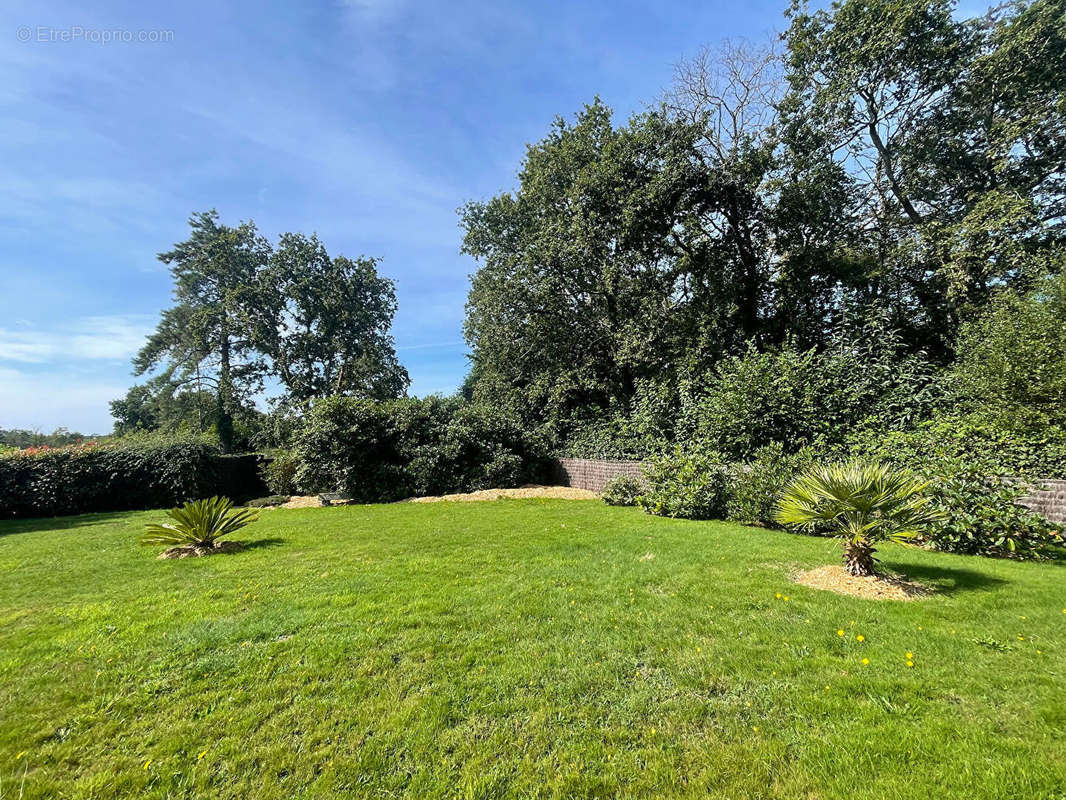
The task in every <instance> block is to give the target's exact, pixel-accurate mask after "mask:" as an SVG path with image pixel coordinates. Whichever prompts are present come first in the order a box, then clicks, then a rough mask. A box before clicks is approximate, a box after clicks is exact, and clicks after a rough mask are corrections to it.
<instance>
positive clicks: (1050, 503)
mask: <svg viewBox="0 0 1066 800" xmlns="http://www.w3.org/2000/svg"><path fill="white" fill-rule="evenodd" d="M1037 485H1038V486H1043V487H1044V488H1043V489H1040V490H1035V491H1033V492H1030V493H1029V494H1027V495H1026V496H1025V497H1022V498H1019V499H1018V503H1019V504H1021V505H1023V506H1025V507H1027V508H1031V509H1032V510H1033V511H1035V512H1036V513H1038V514H1040V515H1042V516H1044V517H1046V518H1047V519H1049V520H1051V521H1052V522H1061V523H1066V480H1059V479H1055V478H1041V479H1040V480H1039V481H1038V482H1037Z"/></svg>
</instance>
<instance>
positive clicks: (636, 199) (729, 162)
mask: <svg viewBox="0 0 1066 800" xmlns="http://www.w3.org/2000/svg"><path fill="white" fill-rule="evenodd" d="M788 18H789V27H788V29H787V31H786V33H785V34H784V36H783V38H782V41H781V43H780V48H779V49H778V50H777V51H775V50H774V49H770V48H766V49H761V48H758V47H748V46H725V47H723V48H720V49H716V50H710V51H708V52H706V53H705V54H703V55H702V56H701V57H699V58H697V59H695V60H694V61H692V62H689V63H685V64H683V65H681V66H680V67H679V69H678V72H677V78H676V81H675V83H674V85H673V86H672V87H671V88H670V90H669V91H668V92H666V94H665V97H664V98H663V100H662V102H661V103H660V104H657V105H656V106H655V107H653V108H651V109H649V110H648V111H646V112H644V113H640V114H637V115H635V116H634V117H632V118H631V119H629V120H628V121H626V122H624V123H623V124H619V123H617V122H616V121H614V120H613V119H612V115H611V112H610V111H609V109H607V108H606V107H605V106H604V105H603V104H602V103H600V102H599V101H596V102H594V103H592V104H591V105H589V106H587V107H586V108H585V109H584V110H582V111H581V112H580V113H578V114H577V115H576V117H575V118H574V119H573V120H572V121H566V120H563V119H558V120H556V122H555V124H554V126H553V127H552V130H551V132H550V133H549V135H548V136H547V137H546V138H545V139H543V140H542V141H540V142H537V143H535V144H533V145H531V146H530V147H529V149H528V152H527V155H526V158H525V162H524V164H523V167H522V170H521V172H520V173H519V176H518V185H517V187H516V188H515V189H514V190H513V191H511V192H508V193H505V194H501V195H499V196H497V197H495V198H492V199H491V200H489V201H487V202H479V203H471V204H469V205H468V206H467V207H466V209H465V210H464V212H463V224H464V227H465V231H466V235H465V239H464V248H465V251H466V252H467V253H469V254H471V255H472V256H474V257H475V258H477V259H478V260H479V262H480V264H481V266H480V269H479V270H478V272H477V273H476V274H475V276H474V278H473V287H472V290H471V293H470V298H469V303H468V317H467V322H466V333H467V337H468V340H469V343H470V345H471V348H472V358H473V368H472V371H471V374H470V377H469V379H468V382H467V386H466V392H467V394H468V396H470V397H471V398H473V399H474V400H475V401H478V402H489V403H492V404H494V405H497V406H502V407H506V408H510V409H513V410H514V412H515V413H516V414H518V415H519V416H520V417H521V418H522V419H523V420H524V421H525V422H526V423H527V425H528V426H529V427H530V429H532V430H541V431H544V432H545V434H546V436H547V438H549V439H551V440H553V441H555V442H558V443H559V446H560V447H562V448H563V449H565V450H566V451H567V452H569V453H571V454H574V455H617V456H645V455H649V454H652V453H655V452H657V451H658V450H659V449H661V446H662V444H663V443H664V442H679V441H680V442H695V441H703V442H707V443H709V444H710V445H711V446H713V447H714V448H715V449H716V450H718V451H720V452H722V453H724V454H726V455H727V456H729V457H731V458H736V459H745V458H748V457H750V455H751V454H752V453H753V451H754V450H756V449H758V448H759V447H762V446H765V445H768V444H770V443H771V442H781V443H783V444H784V445H785V446H786V448H787V449H789V450H795V449H797V448H799V447H802V446H804V445H816V446H839V447H843V446H855V447H859V448H861V449H864V450H870V449H872V448H875V446H876V445H877V444H878V443H880V442H882V441H884V440H885V439H886V438H887V439H891V440H892V443H893V452H908V453H909V452H920V451H922V450H923V449H924V448H925V447H927V446H928V444H929V443H930V442H936V443H937V445H938V446H942V447H943V448H946V449H950V450H953V451H957V452H958V453H959V454H970V455H975V456H983V455H985V451H986V450H987V449H988V447H989V446H993V447H994V448H996V449H998V448H1000V447H1001V446H1002V447H1007V448H1008V449H1009V452H1003V453H1001V454H1000V455H1002V459H1001V460H1000V461H999V462H998V463H994V464H991V465H990V466H991V467H993V468H995V469H1003V470H1010V471H1014V470H1019V469H1035V470H1038V471H1051V472H1055V473H1060V474H1061V473H1062V471H1063V468H1064V467H1066V460H1064V459H1063V449H1062V441H1063V430H1062V423H1063V407H1064V402H1063V401H1064V400H1066V395H1064V394H1063V384H1062V375H1063V374H1064V373H1063V367H1064V366H1066V362H1064V361H1063V349H1062V348H1063V342H1064V340H1063V336H1062V333H1061V326H1060V325H1058V324H1057V323H1056V322H1055V320H1056V319H1061V311H1062V301H1063V288H1062V283H1061V280H1062V279H1061V278H1059V277H1058V276H1059V275H1060V273H1061V270H1062V266H1063V243H1064V242H1063V236H1064V232H1066V228H1064V223H1066V217H1064V213H1066V191H1064V189H1066V166H1064V165H1066V70H1064V69H1063V68H1062V64H1063V63H1066V47H1064V45H1066V6H1064V3H1063V2H1061V0H1037V1H1036V2H1024V3H1006V4H1002V5H1000V6H998V7H996V8H995V9H994V10H992V11H989V13H988V14H987V15H985V16H982V17H979V18H975V19H968V20H960V19H957V18H956V16H955V15H954V14H953V5H952V4H951V3H948V2H932V3H929V2H909V1H907V0H905V1H904V2H853V1H852V0H846V1H845V2H840V3H837V4H834V5H833V7H832V8H830V9H827V10H824V11H818V12H810V11H808V10H807V8H806V7H805V6H804V5H803V4H800V3H795V4H794V5H793V6H792V7H791V9H790V10H789V12H788ZM901 437H902V438H901ZM942 437H946V438H947V439H948V441H946V442H943V441H941V439H942ZM1020 442H1024V443H1025V444H1024V445H1023V444H1020Z"/></svg>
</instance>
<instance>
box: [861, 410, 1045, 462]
mask: <svg viewBox="0 0 1066 800" xmlns="http://www.w3.org/2000/svg"><path fill="white" fill-rule="evenodd" d="M850 451H851V453H852V454H853V455H855V456H856V457H860V458H872V459H877V460H881V461H888V462H891V463H896V464H902V465H905V466H907V467H910V468H911V469H914V470H916V471H921V472H929V471H930V470H935V468H936V465H937V464H942V463H951V462H958V463H959V464H960V465H965V466H966V467H968V468H972V469H974V470H976V471H981V472H983V473H984V475H986V476H991V475H998V476H1002V477H1025V476H1030V477H1044V478H1046V477H1051V476H1055V475H1064V474H1066V429H1063V428H1061V427H1057V426H1046V427H1040V428H1035V429H1034V428H1030V427H1028V426H1025V427H1019V425H1018V424H1017V420H1015V419H1012V418H1010V417H1009V416H1005V415H1003V414H1000V413H996V412H993V411H991V410H985V411H981V412H970V413H961V412H948V413H944V414H940V415H937V416H936V417H934V418H933V419H931V420H928V421H926V422H923V423H921V424H919V425H917V426H915V427H914V428H913V429H911V430H906V431H888V432H884V431H863V432H860V433H858V434H856V435H855V436H853V437H852V439H851V442H850Z"/></svg>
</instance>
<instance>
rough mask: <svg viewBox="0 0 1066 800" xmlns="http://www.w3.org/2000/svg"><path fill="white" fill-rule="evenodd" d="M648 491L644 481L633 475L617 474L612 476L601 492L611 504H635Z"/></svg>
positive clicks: (604, 498)
mask: <svg viewBox="0 0 1066 800" xmlns="http://www.w3.org/2000/svg"><path fill="white" fill-rule="evenodd" d="M645 491H646V488H645V485H644V481H642V480H641V479H640V478H636V477H634V476H632V475H617V476H615V477H614V478H611V479H610V480H609V481H607V483H606V484H605V485H604V487H603V491H601V492H600V497H602V498H603V502H605V503H606V504H607V505H609V506H635V505H636V504H637V502H638V501H639V499H640V496H641V495H642V494H644V492H645Z"/></svg>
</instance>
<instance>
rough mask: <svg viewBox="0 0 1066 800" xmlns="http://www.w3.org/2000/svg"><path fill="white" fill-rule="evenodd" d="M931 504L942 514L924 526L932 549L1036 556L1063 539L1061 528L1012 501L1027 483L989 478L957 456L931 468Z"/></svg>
mask: <svg viewBox="0 0 1066 800" xmlns="http://www.w3.org/2000/svg"><path fill="white" fill-rule="evenodd" d="M930 477H931V482H930V493H931V495H932V500H933V507H934V508H936V509H938V510H939V511H940V513H941V515H942V516H941V519H940V520H939V521H938V522H936V523H935V524H933V525H931V526H929V527H928V528H926V529H925V531H924V534H923V537H922V540H923V542H924V543H925V544H926V546H928V547H929V548H931V549H934V550H944V551H947V552H950V553H966V554H970V555H982V556H993V557H999V558H1016V559H1037V558H1043V557H1045V556H1046V555H1047V554H1048V552H1049V549H1050V548H1051V547H1053V546H1055V545H1059V544H1062V541H1063V540H1062V532H1063V528H1062V526H1060V525H1056V524H1054V523H1051V522H1048V521H1047V520H1046V519H1044V518H1043V517H1041V516H1040V515H1039V514H1036V513H1034V512H1033V511H1030V510H1029V509H1027V508H1025V507H1023V506H1020V505H1018V504H1017V502H1016V501H1017V500H1018V498H1019V497H1021V496H1022V495H1024V494H1026V493H1027V491H1028V489H1029V487H1028V485H1027V484H1026V483H1023V482H1008V481H1004V480H1001V479H997V478H989V477H988V476H987V475H986V474H985V473H984V472H982V471H981V470H979V469H975V468H974V467H972V466H966V465H965V464H962V463H961V462H957V461H956V462H946V463H941V464H939V465H936V466H935V467H933V468H931V469H930Z"/></svg>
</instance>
